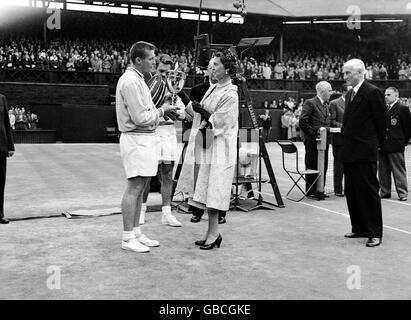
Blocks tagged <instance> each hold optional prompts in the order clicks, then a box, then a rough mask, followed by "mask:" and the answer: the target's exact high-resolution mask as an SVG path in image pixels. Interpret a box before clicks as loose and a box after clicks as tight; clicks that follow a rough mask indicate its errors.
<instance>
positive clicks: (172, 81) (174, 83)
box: [166, 64, 186, 106]
mask: <svg viewBox="0 0 411 320" xmlns="http://www.w3.org/2000/svg"><path fill="white" fill-rule="evenodd" d="M185 81H186V74H185V73H184V72H183V71H180V70H178V64H176V66H175V69H174V70H170V71H168V72H167V75H166V82H167V88H168V90H169V91H170V92H171V93H172V98H171V105H173V106H175V104H176V101H177V93H179V92H180V91H181V90H183V88H184V83H185Z"/></svg>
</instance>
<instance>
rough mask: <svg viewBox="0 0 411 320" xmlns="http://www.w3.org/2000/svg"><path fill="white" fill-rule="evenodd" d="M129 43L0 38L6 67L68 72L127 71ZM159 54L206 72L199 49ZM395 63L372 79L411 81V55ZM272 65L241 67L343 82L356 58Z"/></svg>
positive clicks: (273, 61)
mask: <svg viewBox="0 0 411 320" xmlns="http://www.w3.org/2000/svg"><path fill="white" fill-rule="evenodd" d="M130 45H131V43H128V42H125V41H94V40H93V41H85V40H53V41H50V42H49V43H48V45H47V46H43V44H42V42H41V41H35V40H32V39H28V38H20V39H19V40H11V41H1V40H0V68H14V69H41V70H67V71H88V72H114V73H122V72H123V71H124V70H125V68H126V67H127V64H128V51H127V50H128V48H129V47H130ZM159 53H167V54H169V55H170V56H171V57H172V58H173V60H174V62H178V64H179V67H180V68H181V69H182V70H184V71H185V72H186V73H187V74H201V73H202V71H201V70H200V69H199V68H196V69H194V58H193V57H194V49H193V48H187V47H178V46H161V47H160V48H159ZM397 56H398V59H396V61H395V62H394V63H387V62H386V61H374V60H368V62H367V59H363V60H364V61H366V67H367V73H366V78H367V79H370V80H371V79H372V80H387V79H400V80H411V55H407V54H403V53H399V54H397ZM267 57H268V58H267V59H266V61H257V60H256V59H255V58H253V57H244V58H243V59H242V61H241V68H242V71H243V73H244V75H245V77H246V78H253V79H290V80H294V79H295V80H297V79H300V80H309V79H315V80H339V79H343V74H342V66H343V64H344V62H345V61H347V60H348V59H350V58H353V55H350V54H347V55H336V54H332V53H330V52H312V51H304V50H301V51H298V52H285V53H284V55H283V59H282V60H279V59H277V58H276V57H275V56H274V54H273V53H271V54H270V53H269V54H267Z"/></svg>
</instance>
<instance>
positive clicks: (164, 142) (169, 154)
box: [155, 124, 178, 162]
mask: <svg viewBox="0 0 411 320" xmlns="http://www.w3.org/2000/svg"><path fill="white" fill-rule="evenodd" d="M155 135H156V149H157V157H158V160H159V161H160V162H161V161H167V162H169V161H178V159H177V157H178V154H177V153H178V145H177V133H176V128H175V126H174V124H173V125H161V126H158V128H157V129H156V134H155Z"/></svg>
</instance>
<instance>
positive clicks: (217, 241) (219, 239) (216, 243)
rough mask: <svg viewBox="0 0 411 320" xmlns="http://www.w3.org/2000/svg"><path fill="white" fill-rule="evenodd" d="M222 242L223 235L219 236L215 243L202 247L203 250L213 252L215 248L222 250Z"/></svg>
mask: <svg viewBox="0 0 411 320" xmlns="http://www.w3.org/2000/svg"><path fill="white" fill-rule="evenodd" d="M221 241H223V237H222V236H221V234H219V235H218V237H217V239H215V241H214V242H213V243H210V244H204V245H202V246H201V247H200V249H201V250H211V249H214V246H216V247H218V248H220V245H221Z"/></svg>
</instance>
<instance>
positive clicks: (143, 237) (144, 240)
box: [136, 234, 160, 247]
mask: <svg viewBox="0 0 411 320" xmlns="http://www.w3.org/2000/svg"><path fill="white" fill-rule="evenodd" d="M136 239H137V240H138V241H139V242H140V243H142V244H143V245H145V246H147V247H158V246H160V242H158V241H157V240H151V239H149V238H147V236H146V235H145V234H141V235H140V236H136Z"/></svg>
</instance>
